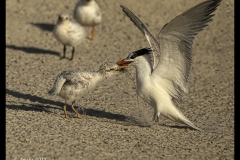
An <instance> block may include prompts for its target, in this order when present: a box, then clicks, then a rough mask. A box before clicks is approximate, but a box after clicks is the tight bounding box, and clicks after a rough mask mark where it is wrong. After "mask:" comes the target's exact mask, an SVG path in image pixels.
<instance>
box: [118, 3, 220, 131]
mask: <svg viewBox="0 0 240 160" xmlns="http://www.w3.org/2000/svg"><path fill="white" fill-rule="evenodd" d="M220 2H221V0H207V1H204V2H202V3H200V4H198V5H196V6H194V7H192V8H190V9H189V10H187V11H185V12H184V13H182V14H180V15H179V16H177V17H176V18H174V19H172V20H171V21H170V22H169V23H167V24H165V25H164V26H163V28H162V29H161V31H160V33H159V35H158V39H159V42H158V41H157V40H156V39H155V38H154V37H153V36H152V34H151V33H150V32H149V31H148V29H147V27H146V26H145V25H144V24H143V23H142V22H141V20H140V19H139V18H138V17H136V16H135V15H134V14H133V13H132V12H131V11H130V10H129V9H128V8H127V7H124V6H122V5H121V7H122V10H123V12H125V13H126V15H127V16H128V17H129V18H130V20H131V21H132V22H133V23H134V24H135V25H136V26H137V27H138V28H139V30H140V31H141V32H142V33H143V34H144V36H145V37H146V38H147V40H148V42H149V44H150V46H151V48H143V49H140V50H138V51H134V52H132V53H130V54H129V55H128V56H127V58H125V59H123V60H121V61H119V62H118V63H117V64H118V65H119V66H121V67H127V66H128V65H129V64H131V65H133V66H134V67H135V68H136V83H137V94H138V95H139V96H140V97H141V98H142V99H144V100H145V101H146V102H147V103H148V104H149V105H150V106H152V107H153V108H154V117H153V120H154V121H155V122H156V121H158V120H159V116H160V115H163V116H165V117H166V118H169V119H171V120H173V121H176V122H179V123H183V124H186V125H188V126H190V127H192V128H194V129H196V130H199V131H203V130H202V129H201V128H199V127H196V126H195V125H194V124H193V123H192V122H191V121H190V120H189V119H188V118H187V117H185V116H184V115H183V113H182V112H181V111H180V110H179V109H178V108H177V107H176V104H177V103H181V102H182V97H183V94H184V93H187V92H188V83H189V77H190V73H191V68H192V44H193V40H194V37H195V36H196V35H197V34H198V33H199V32H200V31H201V30H203V29H204V27H206V26H207V23H208V22H210V21H211V20H212V19H211V18H212V17H213V16H214V14H211V13H212V12H214V11H215V10H216V8H217V6H218V5H219V3H220Z"/></svg>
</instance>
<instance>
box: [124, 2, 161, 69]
mask: <svg viewBox="0 0 240 160" xmlns="http://www.w3.org/2000/svg"><path fill="white" fill-rule="evenodd" d="M120 7H122V10H123V12H125V13H126V15H127V16H128V17H129V18H130V20H131V21H132V22H133V23H134V24H135V25H136V26H137V27H138V29H139V30H140V31H141V32H142V33H143V34H144V35H145V37H146V38H147V40H148V43H149V44H150V46H151V49H152V52H153V54H151V58H152V67H153V69H155V68H156V66H157V64H158V61H159V56H160V55H159V54H160V50H159V43H158V41H157V40H156V39H155V38H154V37H153V35H152V34H151V33H150V32H149V31H148V29H147V27H146V26H145V25H144V24H143V23H142V22H141V20H140V19H138V18H137V16H135V15H134V14H133V13H132V12H131V11H130V10H129V9H128V8H127V7H125V6H122V5H120Z"/></svg>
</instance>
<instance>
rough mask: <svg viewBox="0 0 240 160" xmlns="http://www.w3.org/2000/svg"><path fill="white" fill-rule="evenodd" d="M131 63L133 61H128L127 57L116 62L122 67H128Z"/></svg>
mask: <svg viewBox="0 0 240 160" xmlns="http://www.w3.org/2000/svg"><path fill="white" fill-rule="evenodd" d="M130 63H132V61H126V60H125V59H123V60H121V61H119V62H117V63H116V64H117V65H119V66H122V67H127V66H128V65H129V64H130Z"/></svg>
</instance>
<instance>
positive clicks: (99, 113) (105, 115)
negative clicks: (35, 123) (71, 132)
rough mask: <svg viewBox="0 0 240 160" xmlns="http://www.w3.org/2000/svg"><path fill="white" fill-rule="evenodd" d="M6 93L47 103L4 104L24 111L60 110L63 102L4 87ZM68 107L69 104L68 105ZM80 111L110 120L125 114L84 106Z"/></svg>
mask: <svg viewBox="0 0 240 160" xmlns="http://www.w3.org/2000/svg"><path fill="white" fill-rule="evenodd" d="M6 94H8V95H11V96H13V97H16V98H22V99H26V100H30V101H31V102H39V103H43V104H49V105H47V106H41V105H32V107H28V106H27V105H13V104H11V105H6V108H9V109H13V110H19V109H21V110H25V111H29V110H35V111H39V112H42V111H45V112H50V111H48V109H49V108H53V109H59V110H62V107H63V106H64V103H62V102H56V101H52V100H48V99H45V98H42V97H38V96H34V95H31V94H24V93H20V92H17V91H12V90H10V89H6ZM51 105H56V106H59V108H58V107H52V106H51ZM68 107H69V106H68ZM69 111H70V110H69ZM81 112H82V111H80V112H79V113H80V114H85V115H88V116H94V117H98V118H107V119H111V120H117V121H125V119H126V116H124V115H120V114H113V113H110V112H105V111H100V110H95V109H89V108H85V109H84V112H82V113H81Z"/></svg>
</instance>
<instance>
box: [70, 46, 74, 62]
mask: <svg viewBox="0 0 240 160" xmlns="http://www.w3.org/2000/svg"><path fill="white" fill-rule="evenodd" d="M74 52H75V48H74V46H73V48H72V57H71V59H70V60H72V59H73V55H74Z"/></svg>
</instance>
